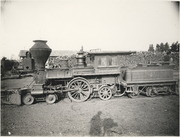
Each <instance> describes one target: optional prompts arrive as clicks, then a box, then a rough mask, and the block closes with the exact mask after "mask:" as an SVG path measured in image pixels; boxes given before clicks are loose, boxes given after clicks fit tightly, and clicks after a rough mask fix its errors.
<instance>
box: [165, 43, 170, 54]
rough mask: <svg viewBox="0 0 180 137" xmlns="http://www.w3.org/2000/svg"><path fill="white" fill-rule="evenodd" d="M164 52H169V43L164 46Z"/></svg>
mask: <svg viewBox="0 0 180 137" xmlns="http://www.w3.org/2000/svg"><path fill="white" fill-rule="evenodd" d="M164 51H165V52H167V51H169V44H168V42H166V43H165V45H164Z"/></svg>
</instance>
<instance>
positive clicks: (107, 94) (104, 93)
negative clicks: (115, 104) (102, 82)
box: [98, 86, 112, 100]
mask: <svg viewBox="0 0 180 137" xmlns="http://www.w3.org/2000/svg"><path fill="white" fill-rule="evenodd" d="M98 94H99V97H100V99H102V100H109V99H110V98H111V97H112V91H111V89H110V88H109V87H108V86H103V87H101V88H100V89H99V91H98Z"/></svg>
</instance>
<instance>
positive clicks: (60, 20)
mask: <svg viewBox="0 0 180 137" xmlns="http://www.w3.org/2000/svg"><path fill="white" fill-rule="evenodd" d="M1 35H2V36H1V44H0V46H1V50H0V57H3V56H6V57H8V58H17V57H18V54H19V51H20V50H29V49H30V48H31V47H32V46H33V45H34V42H33V40H39V39H40V40H47V41H48V42H47V45H48V46H49V47H50V48H51V49H52V50H76V51H78V50H80V48H81V46H83V48H84V50H85V51H88V50H91V49H101V50H111V51H112V50H114V51H147V50H148V47H149V45H150V44H154V45H156V44H160V43H161V42H163V43H165V42H168V43H169V44H172V43H173V42H176V41H178V40H179V38H180V37H179V6H178V4H177V2H171V1H159V0H158V1H157V0H146V1H145V0H128V1H127V0H126V1H125V0H24V1H23V0H1Z"/></svg>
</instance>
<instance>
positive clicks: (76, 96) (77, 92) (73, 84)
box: [68, 77, 91, 102]
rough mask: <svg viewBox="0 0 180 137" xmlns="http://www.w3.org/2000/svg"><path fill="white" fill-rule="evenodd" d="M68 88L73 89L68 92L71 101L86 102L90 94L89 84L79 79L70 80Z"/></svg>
mask: <svg viewBox="0 0 180 137" xmlns="http://www.w3.org/2000/svg"><path fill="white" fill-rule="evenodd" d="M68 88H69V89H74V91H70V92H68V96H69V98H70V99H71V100H73V101H75V102H83V101H86V100H87V99H88V98H89V96H90V94H91V88H90V84H89V82H88V81H87V80H86V79H84V78H81V77H78V78H74V79H73V80H71V81H70V82H69V84H68Z"/></svg>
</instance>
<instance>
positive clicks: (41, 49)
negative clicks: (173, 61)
mask: <svg viewBox="0 0 180 137" xmlns="http://www.w3.org/2000/svg"><path fill="white" fill-rule="evenodd" d="M34 42H35V44H34V45H33V46H32V48H31V49H30V53H31V55H32V57H33V59H34V62H35V72H34V84H33V86H32V88H26V89H21V91H20V94H21V96H22V102H23V103H24V104H26V105H30V104H32V103H33V102H34V101H35V100H38V99H40V100H45V101H46V102H47V103H48V104H52V103H54V102H56V101H57V100H58V98H59V96H60V95H61V93H67V95H68V97H69V98H70V99H71V100H72V101H75V102H83V101H86V100H88V99H90V98H91V97H93V96H98V97H99V98H100V99H102V100H109V99H110V98H111V97H112V96H123V95H124V94H127V95H128V96H130V97H133V96H137V95H139V94H143V93H144V94H146V95H147V96H150V97H151V96H154V95H158V94H161V93H162V94H164V93H165V94H167V93H172V92H173V91H175V87H176V81H175V80H174V79H173V69H172V68H170V67H169V66H166V67H165V66H158V65H154V66H153V65H150V66H146V67H143V66H141V67H140V66H137V67H136V68H133V69H130V68H121V67H120V65H119V63H120V62H119V58H120V56H119V54H121V55H127V54H133V53H135V52H100V51H99V52H89V53H86V52H84V51H83V49H81V50H80V51H79V52H78V53H77V56H76V60H77V64H76V65H75V66H74V67H72V68H69V67H68V66H66V65H65V66H64V67H61V68H49V69H45V63H46V61H47V59H48V57H49V55H50V53H51V51H52V50H51V49H50V48H49V46H48V45H47V44H46V43H47V41H43V40H36V41H34ZM87 55H88V57H89V60H90V62H89V64H87V63H86V58H87Z"/></svg>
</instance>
